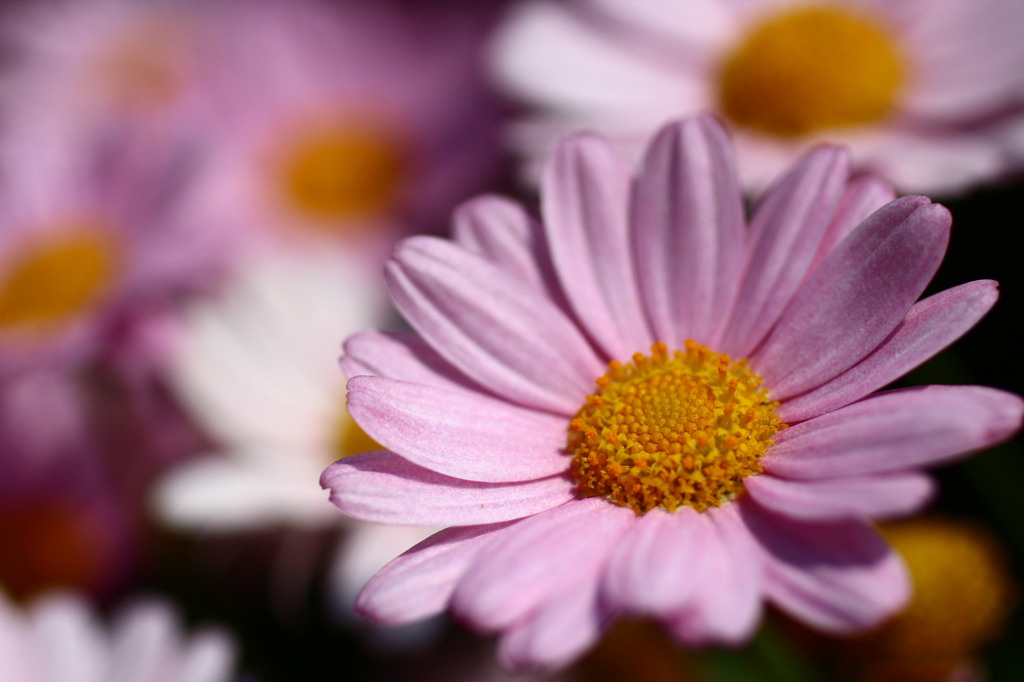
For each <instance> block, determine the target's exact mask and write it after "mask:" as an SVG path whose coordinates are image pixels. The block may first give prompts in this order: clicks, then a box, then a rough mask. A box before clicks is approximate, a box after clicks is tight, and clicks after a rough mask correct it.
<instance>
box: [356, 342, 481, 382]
mask: <svg viewBox="0 0 1024 682" xmlns="http://www.w3.org/2000/svg"><path fill="white" fill-rule="evenodd" d="M344 348H345V354H344V355H343V356H342V358H341V368H342V370H343V371H344V372H345V375H346V376H348V377H349V378H351V377H356V376H362V375H366V376H375V377H386V378H388V379H400V380H401V381H409V382H412V383H415V384H425V385H427V386H437V387H440V388H448V389H452V390H456V389H467V390H477V389H476V387H475V385H474V384H472V383H471V382H470V381H469V380H468V379H467V378H466V377H464V376H463V375H462V374H460V373H459V371H458V370H456V369H455V368H454V367H452V366H451V365H449V364H448V362H447V361H446V360H445V359H444V358H442V357H441V356H440V355H438V354H437V353H435V352H434V349H433V348H431V347H430V346H428V345H427V344H426V342H424V341H423V339H421V338H420V337H418V336H416V335H415V334H412V333H410V332H379V331H368V332H362V333H360V334H356V335H355V336H350V337H349V338H348V340H347V341H345V346H344Z"/></svg>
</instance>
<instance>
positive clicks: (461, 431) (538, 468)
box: [347, 376, 570, 483]
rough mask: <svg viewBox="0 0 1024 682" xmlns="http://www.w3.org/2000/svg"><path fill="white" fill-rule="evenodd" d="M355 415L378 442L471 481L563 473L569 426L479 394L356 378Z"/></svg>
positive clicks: (351, 402)
mask: <svg viewBox="0 0 1024 682" xmlns="http://www.w3.org/2000/svg"><path fill="white" fill-rule="evenodd" d="M348 386H349V394H348V403H347V406H348V411H349V414H351V415H352V418H353V419H355V420H356V422H358V423H359V425H360V426H361V427H362V428H363V429H364V430H365V431H366V433H367V434H369V435H370V437H371V438H373V439H374V440H376V441H377V442H378V443H380V444H381V445H383V446H384V447H386V448H387V449H389V450H393V451H394V452H396V453H398V454H399V455H401V456H402V457H404V458H406V459H408V460H409V461H411V462H414V463H416V464H418V465H420V466H422V467H426V468H427V469H432V470H433V471H436V472H438V473H441V474H445V475H447V476H453V477H455V478H461V479H465V480H467V481H485V482H492V483H503V482H509V481H526V480H531V479H535V478H542V477H544V476H551V475H553V474H558V473H562V472H564V471H565V470H566V469H567V468H568V466H569V461H570V460H569V458H568V457H567V456H566V455H565V454H564V452H563V450H562V448H563V446H564V445H565V439H566V433H567V428H568V422H567V420H566V419H565V418H564V417H555V416H552V415H550V414H546V413H544V412H534V411H532V410H526V409H523V408H521V407H516V406H515V405H510V404H508V403H505V402H502V401H500V400H495V399H494V398H488V397H487V396H486V395H483V394H480V393H471V392H469V391H461V390H449V389H445V388H435V387H433V386H425V385H422V384H410V383H406V382H404V381H395V380H393V379H384V378H382V377H370V376H357V377H354V378H352V379H350V380H349V383H348Z"/></svg>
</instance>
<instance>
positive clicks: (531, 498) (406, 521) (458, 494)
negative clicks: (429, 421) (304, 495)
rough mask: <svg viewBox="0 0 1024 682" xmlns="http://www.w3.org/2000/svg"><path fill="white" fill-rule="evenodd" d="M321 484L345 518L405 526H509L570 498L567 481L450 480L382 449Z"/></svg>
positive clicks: (334, 468) (342, 464) (345, 463)
mask: <svg viewBox="0 0 1024 682" xmlns="http://www.w3.org/2000/svg"><path fill="white" fill-rule="evenodd" d="M320 485H321V486H323V487H324V488H328V489H329V490H330V491H331V502H333V503H334V504H335V505H337V507H338V508H339V509H341V511H343V512H345V513H346V514H347V515H349V516H352V517H355V518H357V519H362V520H364V521H374V522H377V523H391V524H397V525H408V526H445V525H450V526H471V525H478V524H484V523H498V522H500V521H511V520H513V519H521V518H523V517H524V516H530V515H532V514H536V513H538V512H542V511H546V510H548V509H551V508H553V507H557V506H558V505H560V504H564V503H566V502H568V501H569V500H571V499H573V498H574V497H575V493H576V484H575V483H573V482H572V481H571V480H570V479H569V477H568V476H555V477H551V478H542V479H538V480H536V481H527V482H525V483H502V484H495V483H475V482H471V481H463V480H461V479H457V478H451V477H449V476H444V475H442V474H438V473H435V472H433V471H430V470H429V469H424V468H423V467H420V466H417V465H415V464H412V463H411V462H409V461H407V460H405V459H403V458H401V457H399V456H398V455H396V454H394V453H392V452H388V451H387V450H382V451H379V452H366V453H363V454H359V455H352V456H350V457H346V458H345V459H343V460H341V461H339V462H335V463H334V464H332V465H331V466H329V467H328V468H327V470H326V471H324V473H323V476H321V478H320Z"/></svg>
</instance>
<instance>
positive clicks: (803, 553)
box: [744, 505, 910, 632]
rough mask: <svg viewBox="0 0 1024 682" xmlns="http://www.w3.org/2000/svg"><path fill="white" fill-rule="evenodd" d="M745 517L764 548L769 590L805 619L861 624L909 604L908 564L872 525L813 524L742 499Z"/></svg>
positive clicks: (821, 624) (838, 626)
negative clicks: (893, 550)
mask: <svg viewBox="0 0 1024 682" xmlns="http://www.w3.org/2000/svg"><path fill="white" fill-rule="evenodd" d="M744 518H745V519H746V521H747V524H748V525H749V527H750V529H751V531H752V532H753V534H754V536H755V538H756V539H757V541H758V542H759V544H760V546H761V548H762V550H763V551H762V559H761V560H762V561H763V562H764V571H765V586H764V589H765V594H766V595H767V597H768V599H769V600H771V601H772V602H774V603H775V605H776V606H778V607H779V608H781V609H782V610H784V611H786V612H788V613H789V614H790V615H792V616H795V617H796V618H798V619H800V620H802V621H804V622H805V623H808V624H809V625H812V626H814V627H816V628H819V629H822V630H826V631H829V632H848V631H851V630H862V629H865V628H870V627H872V626H874V625H878V624H879V623H881V622H882V621H883V620H885V619H886V618H888V617H889V616H891V615H893V614H894V613H896V612H897V611H898V610H899V609H900V608H902V607H903V605H904V604H906V601H907V598H908V597H909V595H910V580H909V578H908V576H907V573H906V569H905V568H904V566H903V562H902V561H901V560H900V559H899V557H898V556H897V555H896V554H895V553H894V552H892V551H891V550H890V549H889V547H888V546H887V545H886V544H885V541H884V540H882V538H881V537H879V535H878V533H876V532H875V531H874V529H872V528H871V527H870V526H869V525H868V524H867V523H865V522H863V521H833V522H828V523H807V522H803V521H795V520H792V519H787V518H785V517H781V516H778V515H775V514H771V513H769V512H767V511H764V510H761V509H756V508H755V507H754V505H744Z"/></svg>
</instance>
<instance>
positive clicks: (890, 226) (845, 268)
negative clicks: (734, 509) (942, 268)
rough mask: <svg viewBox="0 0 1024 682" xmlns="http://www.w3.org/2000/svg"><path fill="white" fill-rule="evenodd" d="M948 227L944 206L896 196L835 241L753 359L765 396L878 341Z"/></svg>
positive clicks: (779, 396) (934, 257) (815, 376)
mask: <svg viewBox="0 0 1024 682" xmlns="http://www.w3.org/2000/svg"><path fill="white" fill-rule="evenodd" d="M949 226H950V216H949V211H948V210H946V208H945V207H943V206H940V205H938V204H932V203H930V202H928V200H927V199H926V198H924V197H903V198H902V199H897V200H896V201H894V202H893V203H891V204H889V205H888V206H886V207H885V208H883V209H882V210H880V211H877V212H875V213H874V214H873V215H872V216H871V218H869V219H868V220H866V221H865V222H863V223H862V224H861V226H860V227H859V228H857V231H856V232H854V233H853V234H852V235H850V237H849V238H847V239H846V240H845V241H844V242H843V243H842V244H840V245H839V247H838V248H836V250H835V251H833V252H832V255H831V256H829V257H828V259H827V260H826V261H825V262H824V263H823V264H822V265H821V267H820V268H818V270H816V271H815V273H814V274H813V275H811V277H810V278H809V279H808V281H807V282H806V283H805V284H804V285H803V286H802V287H800V290H799V291H798V292H797V293H796V296H794V297H793V301H792V303H791V304H790V305H789V307H788V308H786V310H785V312H784V313H783V314H782V317H781V318H780V319H779V323H778V325H777V326H776V327H775V329H774V330H773V331H772V333H771V335H770V336H769V337H768V339H767V340H766V341H765V343H764V345H763V346H762V347H761V349H760V350H759V351H758V352H757V353H756V354H755V355H754V356H753V358H752V363H751V364H752V365H753V366H754V367H755V368H756V369H757V371H758V372H759V373H760V374H761V375H762V376H763V377H764V378H765V385H767V386H769V387H770V388H771V394H772V398H774V399H775V400H785V399H786V398H788V397H790V396H794V395H799V394H800V393H803V392H804V391H808V390H810V389H812V388H816V387H817V386H820V385H821V384H823V383H824V382H826V381H828V380H829V379H832V378H833V377H835V376H837V375H838V374H840V373H841V372H843V371H845V370H847V369H849V368H850V367H852V366H853V365H854V363H856V362H857V361H858V360H860V359H862V358H863V357H864V356H866V355H867V354H868V353H870V352H871V351H873V350H874V349H875V348H877V347H878V346H879V344H881V343H882V341H883V340H884V339H885V338H886V337H887V336H889V334H890V333H891V332H892V331H893V330H894V329H895V328H896V326H897V325H898V324H899V323H900V322H902V321H903V318H904V317H906V315H907V311H909V310H910V307H911V306H912V305H913V304H914V301H916V300H917V297H918V296H920V295H921V292H922V291H924V288H925V286H927V284H928V282H929V281H930V280H931V278H932V276H933V275H934V274H935V271H936V269H938V267H939V263H940V262H941V261H942V255H943V253H945V251H946V243H947V242H948V239H949Z"/></svg>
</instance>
